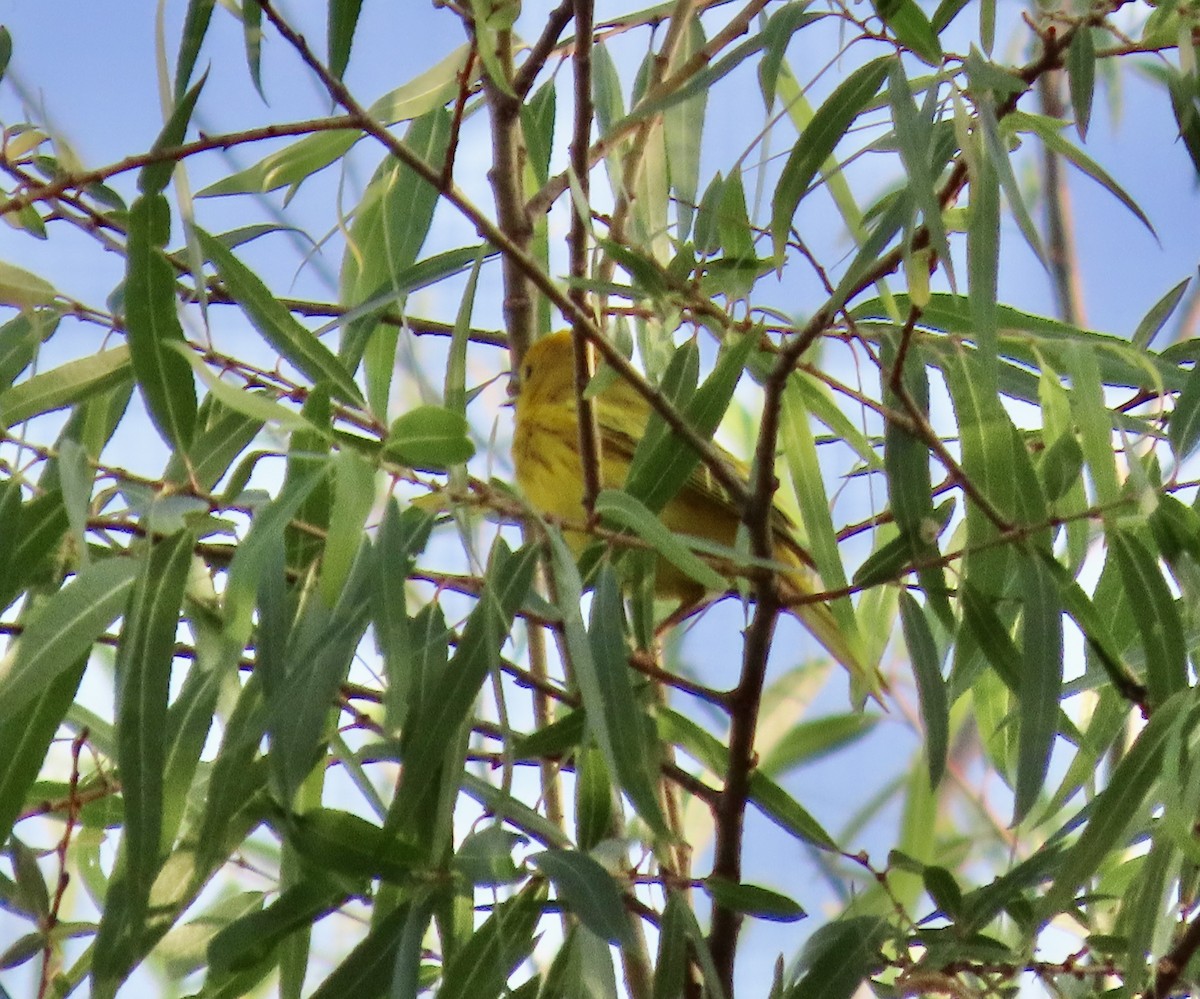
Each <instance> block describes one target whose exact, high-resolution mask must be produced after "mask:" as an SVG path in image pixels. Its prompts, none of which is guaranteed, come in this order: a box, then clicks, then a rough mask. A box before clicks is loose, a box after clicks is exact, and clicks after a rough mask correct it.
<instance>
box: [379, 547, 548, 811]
mask: <svg viewBox="0 0 1200 999" xmlns="http://www.w3.org/2000/svg"><path fill="white" fill-rule="evenodd" d="M536 565H537V549H536V548H532V547H526V548H520V549H518V550H517V551H515V552H512V551H510V550H509V548H508V546H507V545H505V544H504V542H503V541H502V540H499V539H498V540H497V541H496V543H495V545H494V546H493V547H492V553H491V557H490V559H489V560H488V567H487V571H486V573H485V576H484V588H483V591H482V594H483V595H482V597H481V599H480V600H479V602H478V603H477V604H476V605H475V608H474V609H473V610H472V612H471V614H470V616H469V617H468V618H467V623H466V625H465V626H464V628H463V631H462V637H461V638H460V639H459V642H458V647H457V648H456V649H455V652H454V657H453V659H451V661H450V665H449V667H448V668H447V669H446V670H444V671H443V676H444V679H443V682H442V683H441V686H440V689H438V690H437V691H436V692H434V693H435V695H436V696H428V697H422V698H421V699H420V701H419V702H418V704H417V705H416V706H415V707H414V710H413V711H410V712H409V718H408V722H407V724H406V725H405V730H404V733H403V739H402V744H401V746H402V751H403V757H404V772H403V775H402V778H401V782H400V791H399V793H398V794H397V795H396V799H395V804H394V806H393V808H392V814H391V815H389V824H391V823H392V822H393V820H395V821H396V822H399V823H400V827H401V831H404V830H406V829H408V828H411V824H412V823H415V822H417V821H418V820H419V819H420V817H421V816H422V815H428V814H429V811H430V808H431V805H430V802H431V801H432V800H434V799H435V798H436V795H437V794H438V792H439V788H440V782H441V781H442V780H444V779H452V780H454V781H458V780H460V779H461V774H456V775H454V776H453V777H451V778H446V777H444V776H443V774H442V766H441V763H442V760H443V759H444V757H445V756H446V753H447V749H448V746H449V743H448V740H450V739H453V738H455V737H456V734H457V733H458V732H459V730H460V728H461V726H462V724H463V722H464V721H465V720H466V719H467V718H468V717H469V715H470V712H471V708H472V706H473V705H474V703H475V699H476V697H477V696H478V695H479V691H480V688H481V687H482V686H483V682H484V680H485V679H487V676H488V674H489V673H490V672H491V671H492V670H493V669H494V668H495V667H496V666H497V665H498V664H499V657H500V647H501V646H502V645H503V644H504V642H505V641H506V640H507V637H508V634H509V631H510V629H511V627H512V621H513V616H514V615H515V614H516V611H517V608H518V607H520V606H521V604H522V602H523V601H524V599H525V596H526V594H527V593H528V592H529V588H530V585H531V584H532V582H533V571H534V568H535V567H536ZM414 712H415V713H414Z"/></svg>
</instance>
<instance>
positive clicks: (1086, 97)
mask: <svg viewBox="0 0 1200 999" xmlns="http://www.w3.org/2000/svg"><path fill="white" fill-rule="evenodd" d="M1067 81H1068V83H1069V84H1070V88H1071V107H1072V108H1073V109H1074V111H1075V129H1076V130H1077V131H1078V132H1079V138H1080V139H1081V140H1082V139H1086V138H1087V130H1088V123H1089V122H1090V121H1091V119H1092V95H1093V94H1094V93H1095V89H1096V46H1095V43H1094V41H1093V40H1092V29H1091V27H1090V26H1089V25H1088V24H1086V23H1084V24H1080V25H1079V27H1077V28H1076V29H1075V35H1074V37H1073V38H1072V39H1071V44H1070V46H1069V47H1068V48H1067Z"/></svg>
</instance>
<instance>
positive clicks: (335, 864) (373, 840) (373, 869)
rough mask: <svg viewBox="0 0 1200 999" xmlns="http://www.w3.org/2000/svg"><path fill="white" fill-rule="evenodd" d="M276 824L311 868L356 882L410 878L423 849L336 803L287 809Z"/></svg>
mask: <svg viewBox="0 0 1200 999" xmlns="http://www.w3.org/2000/svg"><path fill="white" fill-rule="evenodd" d="M275 824H278V825H279V826H280V827H281V828H280V831H281V832H286V835H287V842H288V845H289V846H292V847H294V848H295V849H296V851H297V853H299V854H300V856H301V857H303V858H304V859H306V860H307V861H309V862H310V863H311V864H312V867H313V869H314V870H320V871H322V872H325V873H336V874H343V875H346V876H347V877H349V878H352V879H354V880H355V881H360V880H363V879H367V878H380V879H382V880H384V881H387V882H390V883H392V884H398V885H406V884H410V883H411V882H412V879H413V877H414V874H415V873H416V869H417V866H418V863H419V861H420V860H421V851H419V850H418V849H417V848H416V847H415V846H413V845H412V844H411V843H407V842H405V841H404V840H403V839H399V838H398V837H396V836H393V835H391V834H390V833H388V832H386V831H385V830H384V829H383V828H382V827H380V826H377V825H375V824H374V823H372V822H368V821H367V820H366V819H364V818H363V817H362V816H361V815H355V814H354V813H353V812H347V811H343V810H341V809H337V808H314V809H312V810H311V811H308V812H304V813H302V814H288V815H286V816H283V817H281V818H280V819H277V820H276V822H275Z"/></svg>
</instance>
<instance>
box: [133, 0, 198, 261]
mask: <svg viewBox="0 0 1200 999" xmlns="http://www.w3.org/2000/svg"><path fill="white" fill-rule="evenodd" d="M212 5H213V0H190V5H189V10H188V17H189V20H191V15H192V12H193V10H195V9H197V8H200V7H205V6H207V7H208V8H209V10H210V11H211V9H212ZM203 30H204V29H203V28H201V29H200V31H201V34H203ZM186 42H187V35H186V34H185V36H184V43H185V44H186ZM199 44H200V43H199V40H197V42H196V45H197V46H199ZM183 57H184V53H183V52H182V51H181V52H180V60H181V63H182V60H183ZM185 68H186V71H187V73H188V75H189V76H190V75H191V66H187V67H184V66H183V65H182V64H181V66H180V69H181V70H184V69H185ZM183 79H184V78H183V77H182V76H180V77H178V78H177V80H176V83H177V84H178V85H177V86H176V93H177V94H182V96H181V97H180V98H179V101H178V102H177V103H176V105H175V108H174V110H173V111H172V112H171V117H170V118H168V119H167V123H166V124H165V125H164V126H163V130H162V131H161V132H160V133H159V134H158V138H157V139H155V140H154V145H153V146H151V147H150V152H152V153H157V152H160V151H161V150H164V149H172V148H174V147H175V146H178V145H179V144H180V143H182V142H183V137H184V136H185V135H186V134H187V127H188V123H189V122H190V121H191V120H192V112H193V111H194V110H195V109H196V101H197V100H198V99H199V97H200V91H201V90H203V89H204V82H205V81H206V80H207V79H208V74H207V73H205V74H204V76H202V77H200V79H199V80H197V81H196V85H195V86H194V87H192V89H191V90H189V91H187V93H184V88H185V87H186V86H187V83H186V82H184V83H182V84H180V83H179V81H180V80H183ZM175 166H176V161H175V160H173V159H168V160H163V161H162V162H159V163H149V164H147V165H146V166H144V167H142V171H141V173H139V174H138V190H139V191H141V192H142V194H147V195H154V194H159V193H161V192H162V190H163V188H165V187H166V186H167V184H169V183H170V182H171V174H173V173H174V172H175ZM165 241H166V240H165V237H164V243H165Z"/></svg>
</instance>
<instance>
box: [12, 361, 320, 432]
mask: <svg viewBox="0 0 1200 999" xmlns="http://www.w3.org/2000/svg"><path fill="white" fill-rule="evenodd" d="M178 352H179V354H180V356H182V357H183V358H184V359H185V360H186V361H187V362H188V364H190V365H191V367H192V370H193V371H194V372H195V373H196V376H197V377H198V378H199V379H200V381H202V382H203V383H204V385H205V387H206V388H207V389H208V391H209V392H210V393H211V394H212V395H213V396H215V397H216V400H217V402H219V403H220V404H221V405H222V406H225V407H226V408H228V409H232V410H234V411H235V412H237V413H240V414H241V415H242V416H244V417H245V418H247V419H248V420H253V421H255V422H257V423H259V424H263V423H274V424H277V425H278V426H280V427H281V428H283V429H284V430H294V431H312V430H313V429H318V430H319V429H321V428H315V427H314V424H312V423H310V422H309V421H308V420H307V419H306V418H305V416H304V414H303V413H297V412H296V411H295V410H294V409H288V408H287V406H282V405H280V404H279V403H278V402H276V401H275V397H274V395H273V394H272V393H271V392H269V391H267V390H266V389H262V390H261V391H256V392H246V391H244V390H242V389H239V388H236V387H235V386H234V385H232V384H230V383H229V382H227V381H223V380H222V379H220V378H218V377H217V376H216V375H214V374H213V373H212V372H211V371H209V370H208V365H207V364H205V363H204V359H203V358H202V357H201V356H200V355H199V354H197V353H196V352H195V351H194V350H192V349H191V348H190V347H180V348H179V351H178ZM2 402H3V400H0V403H2ZM326 432H328V431H327V428H326Z"/></svg>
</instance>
